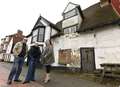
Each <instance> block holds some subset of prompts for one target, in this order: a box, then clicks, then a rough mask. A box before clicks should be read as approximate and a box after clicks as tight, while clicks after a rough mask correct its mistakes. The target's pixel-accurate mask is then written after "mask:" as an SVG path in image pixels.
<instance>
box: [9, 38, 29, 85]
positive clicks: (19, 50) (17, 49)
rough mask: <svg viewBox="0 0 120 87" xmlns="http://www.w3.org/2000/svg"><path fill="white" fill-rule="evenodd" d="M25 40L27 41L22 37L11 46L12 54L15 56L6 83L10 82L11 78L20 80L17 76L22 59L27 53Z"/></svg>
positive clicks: (20, 69) (22, 62) (19, 72)
mask: <svg viewBox="0 0 120 87" xmlns="http://www.w3.org/2000/svg"><path fill="white" fill-rule="evenodd" d="M26 42H27V39H26V38H24V39H23V41H21V42H18V43H16V44H15V46H14V48H13V55H14V57H15V58H14V63H13V66H12V69H11V71H10V74H9V77H8V81H7V84H11V83H12V80H13V78H14V81H16V82H21V80H20V79H19V76H20V74H21V71H22V67H23V64H24V60H25V57H26V54H27V44H26Z"/></svg>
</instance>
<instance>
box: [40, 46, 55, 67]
mask: <svg viewBox="0 0 120 87" xmlns="http://www.w3.org/2000/svg"><path fill="white" fill-rule="evenodd" d="M42 56H43V58H42V59H41V60H42V61H43V64H47V65H51V64H52V63H54V61H55V59H54V52H53V47H52V46H51V47H45V49H44V51H43V53H42Z"/></svg>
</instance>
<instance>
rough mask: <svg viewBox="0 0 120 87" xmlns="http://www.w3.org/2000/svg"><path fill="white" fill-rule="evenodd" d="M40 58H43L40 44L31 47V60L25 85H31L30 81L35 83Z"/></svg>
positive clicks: (29, 56) (29, 54)
mask: <svg viewBox="0 0 120 87" xmlns="http://www.w3.org/2000/svg"><path fill="white" fill-rule="evenodd" d="M40 56H41V51H40V48H39V46H38V43H35V44H34V45H33V46H31V48H30V50H29V52H28V58H29V63H28V72H27V75H26V78H25V81H24V82H23V84H25V83H29V82H30V81H35V70H36V64H37V62H39V59H40Z"/></svg>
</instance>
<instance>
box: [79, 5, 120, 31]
mask: <svg viewBox="0 0 120 87" xmlns="http://www.w3.org/2000/svg"><path fill="white" fill-rule="evenodd" d="M83 15H84V20H83V22H82V25H81V27H80V29H79V30H78V31H79V32H81V31H87V30H89V29H93V28H94V29H95V28H98V27H103V26H105V25H110V24H116V23H119V22H120V17H119V16H118V15H117V14H116V13H115V11H114V10H113V8H112V6H111V5H107V6H104V7H101V6H100V3H97V4H95V5H93V6H90V7H89V8H87V9H85V10H83Z"/></svg>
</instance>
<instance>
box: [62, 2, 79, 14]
mask: <svg viewBox="0 0 120 87" xmlns="http://www.w3.org/2000/svg"><path fill="white" fill-rule="evenodd" d="M69 6H71V9H68V7H69ZM76 6H78V4H74V3H72V2H69V3H68V5H67V6H66V7H65V9H64V11H63V13H62V14H64V13H66V12H67V11H68V10H72V9H74V8H75V7H76Z"/></svg>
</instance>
